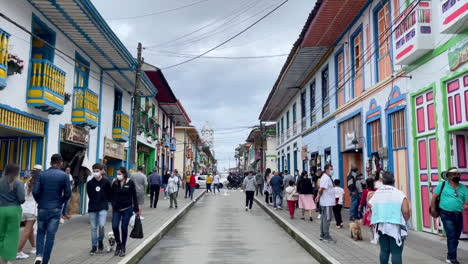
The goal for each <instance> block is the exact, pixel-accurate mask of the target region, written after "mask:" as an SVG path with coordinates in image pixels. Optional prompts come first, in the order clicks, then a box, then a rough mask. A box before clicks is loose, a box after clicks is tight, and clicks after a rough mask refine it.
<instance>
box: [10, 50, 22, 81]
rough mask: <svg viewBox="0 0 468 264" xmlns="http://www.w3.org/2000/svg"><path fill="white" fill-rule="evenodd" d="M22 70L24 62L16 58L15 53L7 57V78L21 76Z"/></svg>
mask: <svg viewBox="0 0 468 264" xmlns="http://www.w3.org/2000/svg"><path fill="white" fill-rule="evenodd" d="M23 68H24V61H23V60H22V59H20V58H19V57H18V55H16V54H15V53H10V54H9V55H8V72H7V74H8V76H11V75H13V74H21V72H23Z"/></svg>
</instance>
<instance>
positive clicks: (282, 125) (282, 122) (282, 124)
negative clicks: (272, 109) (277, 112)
mask: <svg viewBox="0 0 468 264" xmlns="http://www.w3.org/2000/svg"><path fill="white" fill-rule="evenodd" d="M283 133H284V117H282V118H281V134H283Z"/></svg>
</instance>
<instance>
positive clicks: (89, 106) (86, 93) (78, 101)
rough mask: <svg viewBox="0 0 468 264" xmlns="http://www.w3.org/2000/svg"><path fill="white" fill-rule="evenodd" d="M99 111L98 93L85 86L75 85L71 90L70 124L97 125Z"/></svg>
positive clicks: (93, 126) (92, 126)
mask: <svg viewBox="0 0 468 264" xmlns="http://www.w3.org/2000/svg"><path fill="white" fill-rule="evenodd" d="M98 113H99V105H98V95H97V94H96V93H95V92H93V91H91V90H90V89H88V88H86V87H75V89H74V92H73V113H72V124H74V125H82V126H90V127H91V128H95V127H96V126H97V121H98Z"/></svg>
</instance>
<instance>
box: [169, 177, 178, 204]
mask: <svg viewBox="0 0 468 264" xmlns="http://www.w3.org/2000/svg"><path fill="white" fill-rule="evenodd" d="M178 190H179V178H178V177H176V176H174V174H171V177H169V180H168V181H167V193H168V194H169V199H170V202H171V206H170V207H169V208H173V207H172V204H174V205H175V208H176V209H177V192H178Z"/></svg>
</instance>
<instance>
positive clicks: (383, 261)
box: [379, 235, 405, 264]
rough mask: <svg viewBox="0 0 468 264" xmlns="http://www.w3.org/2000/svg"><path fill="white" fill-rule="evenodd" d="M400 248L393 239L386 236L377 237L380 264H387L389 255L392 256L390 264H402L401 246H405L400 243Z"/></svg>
mask: <svg viewBox="0 0 468 264" xmlns="http://www.w3.org/2000/svg"><path fill="white" fill-rule="evenodd" d="M402 243H403V244H401V247H399V246H398V245H397V244H396V241H395V239H394V238H393V237H391V236H388V235H381V236H380V237H379V244H380V264H388V260H389V259H390V254H392V264H401V263H403V259H402V253H403V246H404V245H405V244H404V243H405V242H404V241H402Z"/></svg>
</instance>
